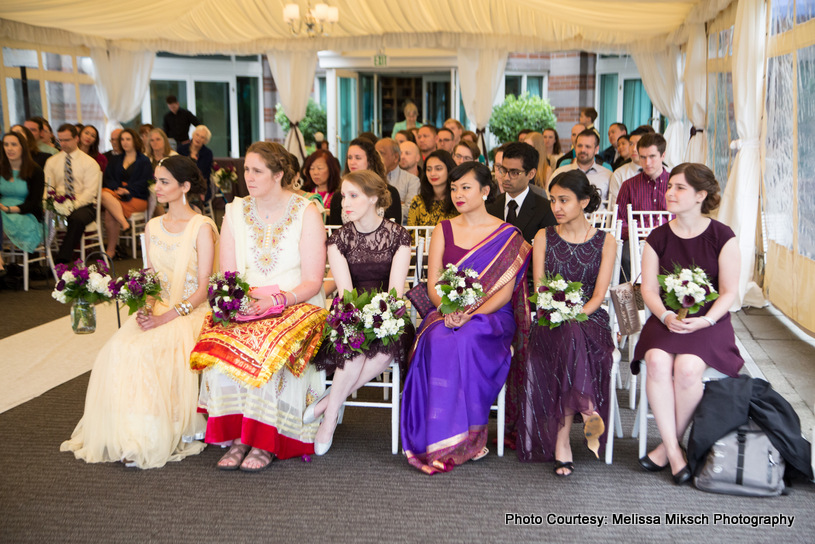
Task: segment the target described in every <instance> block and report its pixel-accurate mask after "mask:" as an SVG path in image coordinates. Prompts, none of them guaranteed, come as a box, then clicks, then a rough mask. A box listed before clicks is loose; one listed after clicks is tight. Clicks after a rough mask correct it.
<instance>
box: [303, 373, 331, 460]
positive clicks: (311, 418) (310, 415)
mask: <svg viewBox="0 0 815 544" xmlns="http://www.w3.org/2000/svg"><path fill="white" fill-rule="evenodd" d="M330 391H331V388H330V387H328V388H326V390H325V391H323V394H322V395H320V396H319V397H317V400H315V401H314V402H312V403H311V404H309V405H308V406H306V409H305V411H304V412H303V423H305V424H306V425H308V424H309V423H314V422H315V421H317V420H318V419H320V417H322V415H323V414H320V415H319V416H315V415H314V411H315V410H316V409H317V404H319V402H320V401H321V400H323V399H324V398H326V397H327V396H328V393H329V392H330ZM318 455H319V454H318Z"/></svg>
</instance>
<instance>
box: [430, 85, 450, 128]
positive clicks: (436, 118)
mask: <svg viewBox="0 0 815 544" xmlns="http://www.w3.org/2000/svg"><path fill="white" fill-rule="evenodd" d="M449 94H450V82H449V81H428V82H427V115H426V119H427V122H428V123H430V124H431V125H434V126H437V127H441V126H442V125H443V124H444V122H445V121H446V120H447V119H449V118H450V102H451V101H450V100H448V98H447V97H448V95H449Z"/></svg>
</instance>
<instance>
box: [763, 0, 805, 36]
mask: <svg viewBox="0 0 815 544" xmlns="http://www.w3.org/2000/svg"><path fill="white" fill-rule="evenodd" d="M799 1H800V0H799ZM771 4H772V10H771V12H770V33H771V34H781V33H782V32H786V31H787V30H790V29H792V25H793V21H794V17H793V14H792V10H793V8H794V7H795V0H772V2H771Z"/></svg>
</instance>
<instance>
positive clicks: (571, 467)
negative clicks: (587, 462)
mask: <svg viewBox="0 0 815 544" xmlns="http://www.w3.org/2000/svg"><path fill="white" fill-rule="evenodd" d="M562 468H565V469H566V470H568V471H569V472H567V473H565V474H562V473H560V472H558V470H560V469H562ZM553 472H554V473H555V476H557V477H558V478H568V477H569V476H571V475H572V474H574V461H566V462H563V461H558V460H557V459H555V466H554V469H553Z"/></svg>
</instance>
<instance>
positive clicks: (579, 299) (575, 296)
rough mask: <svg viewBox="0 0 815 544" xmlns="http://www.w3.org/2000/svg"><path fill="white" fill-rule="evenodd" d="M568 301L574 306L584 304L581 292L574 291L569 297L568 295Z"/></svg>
mask: <svg viewBox="0 0 815 544" xmlns="http://www.w3.org/2000/svg"><path fill="white" fill-rule="evenodd" d="M566 300H568V301H569V302H571V303H573V304H579V303H580V302H582V300H583V297H582V296H581V295H580V291H572V292H571V293H569V294H568V295H566Z"/></svg>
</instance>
